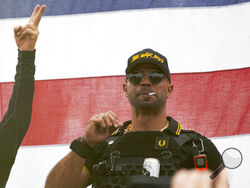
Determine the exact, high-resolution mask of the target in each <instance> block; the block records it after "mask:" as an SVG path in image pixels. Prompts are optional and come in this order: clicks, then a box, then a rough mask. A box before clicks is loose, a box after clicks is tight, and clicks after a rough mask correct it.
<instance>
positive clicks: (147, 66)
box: [130, 63, 162, 72]
mask: <svg viewBox="0 0 250 188" xmlns="http://www.w3.org/2000/svg"><path fill="white" fill-rule="evenodd" d="M141 70H157V71H162V70H161V69H160V68H159V67H158V66H156V65H154V64H151V63H140V64H138V65H136V66H135V67H133V68H132V69H131V71H130V72H134V71H141Z"/></svg>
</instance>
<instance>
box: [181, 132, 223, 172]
mask: <svg viewBox="0 0 250 188" xmlns="http://www.w3.org/2000/svg"><path fill="white" fill-rule="evenodd" d="M180 135H189V136H192V137H193V138H194V143H195V144H196V145H198V146H199V145H200V146H201V145H202V150H203V153H204V154H206V155H207V160H208V167H209V169H211V170H216V169H217V168H218V166H219V165H221V163H222V161H221V154H220V152H219V151H218V149H217V148H216V146H215V145H214V143H213V142H212V141H211V140H210V139H209V138H207V137H205V136H203V135H201V134H200V133H198V132H196V131H194V130H181V133H180ZM195 140H196V141H195Z"/></svg>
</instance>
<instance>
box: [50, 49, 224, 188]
mask: <svg viewBox="0 0 250 188" xmlns="http://www.w3.org/2000/svg"><path fill="white" fill-rule="evenodd" d="M123 91H124V95H125V96H126V97H128V100H129V102H130V104H131V108H132V120H131V121H127V122H125V123H123V124H121V123H120V122H119V121H118V117H117V116H116V114H115V113H114V112H112V111H109V112H106V113H100V114H97V115H94V116H93V117H92V118H90V119H89V122H88V125H87V128H86V131H85V133H84V135H83V137H80V138H78V139H76V140H74V141H73V142H72V143H71V146H70V147H71V149H72V152H70V153H69V154H68V155H67V156H66V157H64V158H63V159H62V160H61V161H60V162H59V163H58V164H57V165H56V166H55V167H54V168H53V169H52V171H51V172H50V174H49V176H48V179H47V182H46V186H45V187H46V188H50V187H85V186H87V185H89V184H90V183H92V186H93V187H127V186H128V187H133V186H134V187H138V186H139V187H152V186H155V187H168V186H169V184H170V178H171V177H172V176H173V175H174V173H175V172H176V171H177V170H178V169H181V168H186V169H193V168H195V167H196V168H197V169H200V170H201V169H203V170H204V169H206V168H208V169H210V170H212V171H214V170H216V169H217V168H218V166H219V165H220V164H221V157H220V154H219V152H218V151H217V149H216V147H215V146H214V145H213V144H212V142H211V141H210V140H208V139H207V138H205V137H203V136H201V135H200V134H198V133H196V132H194V131H187V130H182V129H181V124H180V123H179V122H177V121H175V120H174V119H173V118H171V117H166V103H167V99H169V98H170V97H171V94H172V92H173V85H172V83H171V76H170V71H169V68H168V62H167V59H166V58H165V57H164V56H163V55H161V54H160V53H158V52H155V51H153V50H151V49H144V50H142V51H139V52H137V53H136V54H134V55H132V56H131V57H130V58H129V59H128V66H127V69H126V82H125V83H124V84H123ZM145 158H153V159H152V160H156V161H157V160H158V162H159V163H160V172H159V176H160V178H159V179H157V180H156V179H154V178H150V177H148V175H149V174H150V170H147V169H145V168H143V162H144V160H145ZM149 160H151V159H149ZM196 160H198V162H197V161H196ZM179 174H180V175H178V176H177V177H175V178H174V180H175V181H174V184H173V185H172V186H173V187H174V186H175V185H176V186H178V184H177V183H175V182H179V179H181V180H182V181H183V179H182V177H183V176H186V174H185V172H184V174H183V172H182V173H179ZM192 174H193V173H192ZM195 174H196V172H195ZM198 174H199V176H200V173H198ZM203 174H204V173H202V175H201V177H203V176H204V175H203ZM206 175H207V174H206ZM195 181H196V180H195ZM209 181H210V180H209Z"/></svg>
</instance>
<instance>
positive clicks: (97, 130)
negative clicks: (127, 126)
mask: <svg viewBox="0 0 250 188" xmlns="http://www.w3.org/2000/svg"><path fill="white" fill-rule="evenodd" d="M122 125H123V124H121V123H119V122H118V119H117V116H116V114H115V113H114V112H112V111H108V112H105V113H101V114H97V115H94V116H93V117H91V118H90V119H89V122H88V125H87V128H86V131H85V135H84V138H85V140H86V142H87V143H88V145H89V146H90V147H94V146H95V145H96V144H98V143H100V142H103V141H105V140H106V139H107V138H108V137H109V136H110V135H111V134H112V133H113V132H114V131H115V130H116V129H117V128H119V127H121V126H122Z"/></svg>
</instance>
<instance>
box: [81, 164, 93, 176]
mask: <svg viewBox="0 0 250 188" xmlns="http://www.w3.org/2000/svg"><path fill="white" fill-rule="evenodd" d="M82 170H83V171H85V172H86V174H87V175H88V176H89V177H90V178H91V172H90V171H89V169H88V168H87V167H86V166H85V165H84V166H83V168H82Z"/></svg>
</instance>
